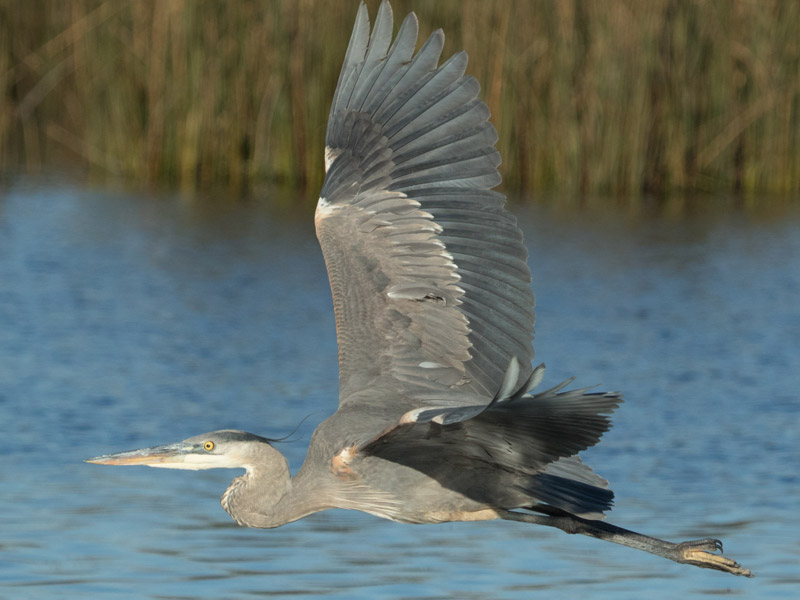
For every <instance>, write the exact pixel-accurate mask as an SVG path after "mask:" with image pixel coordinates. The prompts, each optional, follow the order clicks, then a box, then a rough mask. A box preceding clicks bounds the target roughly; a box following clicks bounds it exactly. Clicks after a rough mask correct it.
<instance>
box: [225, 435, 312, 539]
mask: <svg viewBox="0 0 800 600" xmlns="http://www.w3.org/2000/svg"><path fill="white" fill-rule="evenodd" d="M258 454H259V456H257V457H254V460H253V463H254V464H253V465H250V466H247V467H245V468H246V469H247V472H246V473H245V474H244V475H241V476H239V477H237V478H236V479H234V480H233V482H232V483H231V485H230V486H229V487H228V489H227V490H225V493H224V494H223V495H222V498H221V499H220V504H222V508H224V509H225V510H226V511H227V512H228V514H229V515H230V516H231V517H233V519H234V520H235V521H236V522H237V523H238V524H239V525H243V526H245V527H262V528H272V527H280V526H281V525H285V524H286V523H291V522H292V521H296V520H297V519H301V518H303V517H305V516H306V515H309V514H311V513H313V512H316V511H318V510H321V509H322V508H324V507H322V506H319V507H314V506H313V505H311V504H310V498H309V495H308V494H307V493H303V491H302V490H301V489H298V487H296V486H294V485H293V484H292V478H291V474H290V472H289V463H288V462H287V461H286V458H284V456H283V455H282V454H281V453H280V452H278V451H277V450H275V449H274V448H273V447H272V446H270V445H268V444H264V445H263V447H262V448H260V449H259V451H258ZM300 487H302V486H300Z"/></svg>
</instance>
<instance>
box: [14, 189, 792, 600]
mask: <svg viewBox="0 0 800 600" xmlns="http://www.w3.org/2000/svg"><path fill="white" fill-rule="evenodd" d="M0 185H3V184H2V183H0ZM732 204H733V203H732V202H729V201H725V200H712V199H704V200H702V201H699V204H696V205H699V206H701V208H699V209H696V210H692V211H678V212H677V213H670V212H669V211H667V212H665V213H660V214H647V212H646V211H645V212H640V213H639V214H631V213H630V211H622V210H616V209H611V208H605V209H603V210H599V209H585V210H555V209H553V208H550V207H549V205H547V204H546V203H545V204H544V205H541V206H538V207H535V208H528V209H525V210H520V211H517V212H518V214H519V216H520V219H521V225H522V227H523V229H524V231H525V233H526V240H527V243H528V245H529V249H530V253H531V258H530V263H531V266H532V268H533V271H534V279H535V281H534V284H535V285H534V287H535V291H536V293H537V304H538V306H537V317H538V320H537V338H536V348H537V360H539V361H545V362H546V363H547V365H548V373H547V376H546V379H545V383H548V382H549V383H552V384H555V383H557V382H559V381H560V380H562V379H564V378H566V377H568V376H570V375H578V380H577V384H580V385H591V384H595V383H597V384H602V387H604V388H608V389H619V390H622V391H623V392H624V393H625V397H626V402H625V404H623V406H622V407H621V408H620V410H619V411H618V412H617V414H616V416H615V426H614V429H612V431H611V432H610V433H608V434H607V435H606V436H605V438H604V439H603V441H602V442H601V444H600V445H599V446H598V447H596V448H593V449H591V450H590V451H588V452H587V453H585V458H586V460H587V462H589V463H590V464H591V465H592V466H593V467H594V468H595V469H596V470H597V471H598V472H600V473H602V474H603V475H605V476H606V477H607V478H608V479H609V480H610V481H611V483H612V487H613V489H614V490H615V492H616V493H617V502H616V507H615V509H614V511H613V512H612V513H611V515H610V517H609V520H610V521H611V522H613V523H616V524H618V525H621V526H624V527H628V528H632V529H635V530H638V531H641V532H643V533H649V534H651V535H656V536H659V537H664V538H667V539H673V540H682V539H693V538H698V537H705V536H709V535H710V536H717V537H720V538H722V539H723V540H724V542H725V547H726V552H728V553H729V554H730V555H731V556H733V557H735V558H736V559H737V560H739V561H740V562H742V563H743V564H744V565H746V566H748V567H750V568H752V569H753V570H754V571H755V572H756V573H757V574H758V577H757V578H756V579H744V578H736V577H733V576H730V575H725V574H721V573H717V572H714V571H707V570H701V569H697V568H694V567H689V566H684V565H677V564H674V563H671V562H669V561H665V560H663V559H659V558H657V557H653V556H650V555H647V554H643V553H640V552H636V551H633V550H630V549H627V548H622V547H618V546H614V545H612V544H608V543H604V542H599V541H597V540H592V539H589V538H584V537H576V536H567V535H565V534H563V533H560V532H557V531H555V530H552V531H551V530H546V529H544V528H536V527H532V526H525V525H523V524H519V523H507V522H501V523H471V524H443V525H436V526H412V525H400V524H395V523H391V522H388V521H382V520H379V519H376V518H374V517H371V516H368V515H362V514H359V513H354V512H347V511H329V512H326V513H321V514H318V515H314V516H312V517H309V518H307V519H304V520H302V521H300V522H297V523H294V524H291V525H288V526H285V527H282V528H280V529H276V530H270V531H259V530H249V529H243V528H239V527H237V526H236V525H235V524H234V523H233V522H232V521H231V520H230V518H229V517H228V516H227V515H226V514H225V513H224V511H223V510H222V509H221V508H220V506H219V503H218V498H219V496H220V494H221V493H222V492H223V490H224V489H225V487H226V486H227V485H228V482H229V481H230V479H231V478H232V477H233V476H235V475H236V472H235V471H205V472H196V473H195V472H180V471H165V470H158V469H146V468H126V469H122V468H108V467H99V466H95V465H88V464H85V463H83V462H82V460H83V459H85V458H88V457H91V456H95V455H98V454H102V453H105V452H110V451H116V450H124V449H130V448H136V447H140V446H147V445H152V444H159V443H166V442H172V441H178V440H180V439H183V438H186V437H189V436H191V435H195V434H198V433H202V432H205V431H209V430H212V429H218V428H224V427H233V428H239V429H246V430H249V431H253V432H255V433H261V434H264V435H269V436H273V437H278V436H281V435H285V434H287V433H289V432H291V431H292V430H293V429H294V428H295V427H296V426H297V424H298V423H299V422H300V421H301V420H302V419H303V418H304V417H307V416H308V420H306V421H305V422H304V423H303V424H302V425H301V426H300V428H299V429H298V431H297V433H296V434H295V435H294V436H293V439H292V440H291V441H290V442H288V443H285V444H282V445H281V450H282V451H283V452H284V453H285V454H287V456H288V458H289V460H290V463H291V464H292V465H293V467H294V468H297V467H298V466H299V465H300V463H301V462H302V459H303V457H304V454H305V448H306V445H307V443H308V440H309V437H310V435H311V432H312V431H313V429H314V427H315V426H316V424H317V423H319V422H320V421H321V420H322V419H324V418H325V417H326V416H327V415H329V414H330V413H331V412H332V411H333V410H334V409H335V407H336V393H337V379H336V377H337V374H336V370H337V364H336V339H335V330H334V326H333V317H332V310H331V306H330V293H329V291H328V287H327V280H326V275H325V269H324V264H323V262H322V258H321V254H320V252H319V249H318V247H317V244H316V240H315V238H314V233H313V226H312V223H311V220H310V218H309V217H308V215H303V216H299V215H296V214H294V212H289V213H288V214H286V213H283V214H281V213H278V212H276V211H274V210H269V209H267V208H265V207H264V206H262V205H261V204H260V203H259V202H258V201H254V200H251V201H241V200H233V199H230V198H226V197H224V195H216V196H215V195H213V194H209V195H208V197H204V198H184V197H180V196H169V195H161V196H159V195H151V194H144V193H124V192H118V191H111V190H107V189H106V190H104V189H89V188H82V187H75V186H71V185H69V184H66V183H63V182H60V181H53V180H51V181H32V180H28V179H16V180H14V181H13V182H12V183H6V184H5V187H3V188H0V427H1V431H2V433H3V438H2V439H1V440H0V464H1V465H2V467H1V468H0V489H2V494H1V495H0V498H2V504H1V505H0V509H1V510H0V597H8V598H53V597H73V598H77V597H81V598H251V597H254V596H276V597H281V596H284V595H286V596H288V595H293V596H295V597H301V598H304V597H315V596H325V597H329V598H481V599H482V598H533V597H536V598H552V597H565V598H585V597H591V598H601V599H602V598H608V599H612V598H613V599H617V598H642V597H647V598H678V597H692V596H697V597H704V598H705V597H708V596H709V595H712V596H715V595H731V596H737V597H743V598H796V597H798V593H799V592H798V590H800V518H798V514H800V513H799V511H798V509H800V479H799V478H798V462H800V401H798V390H799V389H800V360H799V359H798V357H800V213H798V211H796V210H794V211H793V210H787V209H783V210H782V209H780V208H776V209H774V210H772V209H771V210H764V211H762V212H761V213H752V212H749V213H746V212H742V211H740V210H737V209H736V208H733V207H732ZM309 415H310V416H309Z"/></svg>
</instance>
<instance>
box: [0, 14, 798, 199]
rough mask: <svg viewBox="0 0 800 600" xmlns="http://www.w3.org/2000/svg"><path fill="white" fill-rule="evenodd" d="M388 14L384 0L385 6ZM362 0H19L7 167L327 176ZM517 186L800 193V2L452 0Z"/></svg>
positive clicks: (233, 181) (5, 116) (1, 81)
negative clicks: (333, 108)
mask: <svg viewBox="0 0 800 600" xmlns="http://www.w3.org/2000/svg"><path fill="white" fill-rule="evenodd" d="M369 4H370V9H371V12H372V13H373V14H374V12H375V9H376V6H377V2H375V1H370V3H369ZM356 6H357V5H356V2H355V1H353V2H335V3H334V2H325V1H323V0H273V1H267V0H260V1H255V0H238V1H236V2H230V3H228V2H223V1H221V0H202V1H201V0H150V1H128V0H106V1H101V0H61V1H59V2H51V1H48V0H28V1H26V2H20V1H16V0H0V162H2V163H5V164H6V165H8V164H16V165H23V166H27V167H29V168H39V167H42V166H47V165H50V164H53V163H54V162H59V161H63V160H70V161H73V162H78V163H80V164H83V165H85V166H87V167H88V168H89V169H90V170H92V171H93V172H95V173H109V174H112V175H115V176H123V177H129V178H135V179H138V180H142V181H148V182H154V183H167V184H170V185H178V186H181V187H188V188H194V187H197V186H206V185H211V184H215V185H217V184H220V183H224V184H227V185H230V186H232V187H233V188H243V187H246V186H247V185H248V184H250V183H251V182H253V181H260V180H272V181H276V182H279V183H285V184H288V185H291V186H298V187H309V188H312V189H313V188H316V187H317V186H319V185H320V183H321V178H322V156H323V145H324V134H325V122H326V120H327V113H328V108H329V103H330V99H331V97H332V94H333V89H334V87H335V84H336V79H337V76H338V70H339V67H340V64H341V61H342V57H343V55H344V50H345V47H346V44H347V40H348V37H349V33H350V28H351V25H352V20H353V17H354V14H355V9H356ZM394 9H395V15H396V21H397V22H398V23H399V21H400V18H401V17H402V16H403V15H404V14H405V13H406V12H407V11H410V10H416V12H417V14H418V16H419V17H420V22H421V34H422V35H423V36H425V35H427V34H428V33H430V31H432V29H433V28H436V27H442V28H443V29H444V30H445V32H446V34H447V44H446V47H445V54H447V55H449V54H451V53H453V52H455V51H457V50H459V49H461V48H465V49H466V50H467V51H468V52H469V54H470V57H471V64H470V67H469V71H470V72H471V73H472V74H474V75H475V76H477V77H478V79H479V80H480V82H481V84H482V87H483V93H484V95H485V98H486V100H487V102H488V103H489V105H490V108H491V109H492V113H493V117H492V118H493V121H494V123H495V125H496V127H497V129H498V131H499V134H500V141H499V143H498V148H499V149H500V151H501V153H502V155H503V157H504V161H505V162H504V166H503V172H504V176H505V181H506V186H507V187H509V188H512V189H518V190H522V191H524V192H536V191H541V190H547V191H552V192H566V193H569V194H578V195H579V194H609V195H625V196H630V197H636V196H638V195H640V194H642V193H655V194H658V193H664V192H669V191H672V190H707V191H735V192H744V193H751V194H752V193H797V192H798V191H800V35H798V32H800V2H793V1H792V2H789V1H783V0H758V1H757V2H754V1H751V0H719V1H711V0H649V1H648V2H641V1H639V0H603V1H602V2H601V1H584V0H554V1H545V0H538V1H522V0H520V1H516V2H514V1H504V2H488V1H485V0H440V1H438V2H436V3H432V2H420V1H417V2H413V1H411V0H396V1H395V2H394Z"/></svg>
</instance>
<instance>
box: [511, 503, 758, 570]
mask: <svg viewBox="0 0 800 600" xmlns="http://www.w3.org/2000/svg"><path fill="white" fill-rule="evenodd" d="M498 513H499V514H500V517H501V518H503V519H506V520H508V521H521V522H523V523H532V524H534V525H545V526H547V527H555V528H557V529H560V530H561V531H564V532H566V533H570V534H573V533H579V534H582V535H588V536H590V537H594V538H598V539H601V540H605V541H607V542H613V543H615V544H621V545H623V546H628V547H629V548H635V549H636V550H643V551H644V552H649V553H650V554H655V555H657V556H662V557H664V558H668V559H670V560H674V561H675V562H679V563H683V564H687V565H695V566H697V567H703V568H706V569H716V570H718V571H724V572H726V573H732V574H734V575H744V576H745V577H752V576H753V574H752V573H751V572H750V570H749V569H745V568H743V567H742V566H741V565H740V564H739V563H737V562H736V561H734V560H731V559H730V558H726V557H724V556H721V555H720V554H716V552H722V542H720V541H719V540H715V539H711V538H706V539H702V540H693V541H688V542H680V543H677V544H675V543H673V542H667V541H665V540H660V539H658V538H654V537H650V536H647V535H643V534H641V533H636V532H635V531H630V530H628V529H623V528H622V527H617V526H616V525H612V524H611V523H606V522H604V521H592V520H589V519H582V518H580V517H576V516H575V515H571V514H569V513H566V512H560V511H553V513H552V514H545V515H538V514H531V513H522V512H512V511H498Z"/></svg>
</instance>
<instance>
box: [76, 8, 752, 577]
mask: <svg viewBox="0 0 800 600" xmlns="http://www.w3.org/2000/svg"><path fill="white" fill-rule="evenodd" d="M417 32H418V23H417V18H416V16H415V15H414V14H413V13H412V14H409V15H408V16H407V17H406V18H405V20H404V21H403V23H402V25H401V26H400V29H399V31H398V32H397V36H396V37H395V39H394V41H393V42H392V11H391V7H390V6H389V3H388V2H387V1H384V2H383V3H382V4H381V5H380V8H379V10H378V13H377V16H376V20H375V24H374V27H372V30H371V31H370V22H369V16H368V13H367V8H366V5H365V4H363V3H362V4H361V5H360V7H359V9H358V14H357V16H356V20H355V25H354V27H353V33H352V35H351V37H350V42H349V45H348V47H347V52H346V54H345V58H344V66H343V67H342V71H341V74H340V76H339V82H338V85H337V87H336V92H335V94H334V97H333V103H332V106H331V111H330V117H329V120H328V128H327V134H326V149H325V168H326V177H325V182H324V184H323V186H322V190H321V193H320V198H319V202H318V204H317V209H316V214H315V224H316V231H317V237H318V238H319V242H320V245H321V246H322V251H323V254H324V256H325V263H326V266H327V269H328V277H329V280H330V286H331V291H332V295H333V306H334V311H335V315H336V331H337V336H338V343H339V384H340V387H339V408H338V410H337V412H336V413H335V414H334V415H333V416H331V417H330V418H328V419H327V420H325V421H324V422H323V423H322V424H321V425H320V426H319V427H318V428H317V429H316V431H315V432H314V434H313V436H312V438H311V443H310V445H309V449H308V455H307V457H306V460H305V462H304V463H303V465H302V467H301V468H300V469H299V471H297V473H296V474H295V475H294V477H292V475H291V473H290V470H289V465H288V463H287V461H286V459H285V458H284V456H283V455H282V454H281V453H280V452H279V451H278V450H276V449H275V448H274V446H273V444H272V442H274V441H275V440H270V439H269V438H264V437H260V436H258V435H254V434H251V433H245V432H243V431H234V430H221V431H214V432H211V433H206V434H203V435H199V436H195V437H192V438H189V439H187V440H185V441H182V442H178V443H176V444H168V445H164V446H157V447H151V448H144V449H140V450H134V451H130V452H120V453H117V454H109V455H104V456H99V457H97V458H93V459H90V460H89V462H92V463H97V464H107V465H147V466H151V467H162V468H168V469H189V470H197V469H214V468H241V469H244V470H245V473H244V474H243V475H241V476H239V477H237V478H235V479H234V480H233V483H232V484H231V485H230V487H228V489H227V490H226V491H225V493H224V494H223V495H222V500H221V503H222V507H223V508H224V509H225V510H226V511H227V512H228V513H229V514H230V515H231V516H232V517H233V518H234V519H235V520H236V522H237V523H238V524H239V525H243V526H247V527H264V528H270V527H278V526H280V525H284V524H285V523H289V522H292V521H295V520H297V519H301V518H303V517H305V516H307V515H310V514H312V513H315V512H318V511H321V510H325V509H329V508H344V509H355V510H360V511H363V512H366V513H370V514H372V515H375V516H378V517H383V518H385V519H391V520H393V521H399V522H403V523H439V522H446V521H484V520H489V519H508V520H512V521H522V522H525V523H533V524H538V525H546V526H551V527H557V528H559V529H561V530H563V531H566V532H568V533H580V534H584V535H589V536H593V537H597V538H601V539H604V540H608V541H611V542H615V543H619V544H623V545H626V546H630V547H633V548H637V549H639V550H644V551H647V552H650V553H653V554H657V555H660V556H663V557H665V558H669V559H671V560H674V561H677V562H681V563H687V564H693V565H697V566H700V567H707V568H711V569H718V570H721V571H726V572H729V573H734V574H737V575H749V574H750V572H749V571H748V570H746V569H743V568H742V567H741V566H740V565H739V564H738V563H736V562H735V561H733V560H730V559H728V558H726V557H723V556H722V555H721V554H720V551H721V543H720V542H719V541H718V540H714V539H703V540H697V541H689V542H683V543H677V544H675V543H671V542H666V541H663V540H659V539H656V538H651V537H648V536H644V535H641V534H638V533H635V532H632V531H628V530H625V529H622V528H619V527H616V526H614V525H611V524H608V523H606V522H604V521H603V520H602V518H603V516H604V513H605V512H606V511H607V510H609V509H610V508H611V505H612V500H613V497H614V494H613V493H612V492H611V490H610V489H608V483H607V482H606V480H605V479H603V478H602V477H600V476H599V475H597V474H595V473H594V472H593V471H592V470H591V469H590V468H589V467H588V466H586V465H585V464H583V463H582V462H581V459H580V458H579V457H578V454H579V453H580V452H581V451H582V450H585V449H586V448H589V447H590V446H593V445H594V444H596V443H597V442H598V440H599V439H600V437H601V436H602V435H603V433H604V432H605V431H606V430H608V428H609V427H610V421H609V415H610V413H611V412H612V411H613V410H614V409H615V408H616V407H617V405H618V404H619V403H620V402H621V397H620V395H619V394H617V393H596V392H589V391H587V390H586V389H578V390H566V387H567V385H568V384H569V383H570V381H567V382H564V383H562V384H560V385H557V386H555V387H553V388H551V389H548V390H546V391H538V388H537V386H538V385H539V384H540V382H541V380H542V377H543V375H544V365H540V366H538V367H536V368H533V367H532V360H533V348H532V344H531V342H532V339H533V319H534V312H533V306H534V300H533V293H532V292H531V288H530V270H529V268H528V264H527V252H526V249H525V246H524V245H523V242H522V233H521V231H520V230H519V228H518V227H517V224H516V220H515V219H514V217H513V216H512V215H511V214H510V213H509V212H508V211H506V210H505V208H504V206H503V205H504V203H505V198H504V196H503V195H502V194H500V193H498V192H497V191H494V190H493V188H494V187H495V186H497V185H498V184H499V183H500V174H499V173H498V170H497V167H498V165H499V164H500V155H499V153H498V152H497V150H496V149H495V148H494V144H495V142H496V141H497V132H496V131H495V129H494V127H493V126H492V125H491V124H490V123H489V121H488V119H489V109H488V108H487V106H486V104H485V103H484V102H483V101H482V100H481V99H479V97H478V93H479V85H478V82H477V81H476V80H475V79H474V78H473V77H471V76H468V75H465V70H466V66H467V55H466V53H464V52H459V53H457V54H455V55H454V56H452V57H451V58H450V59H449V60H447V61H445V62H444V63H442V64H441V65H440V64H439V56H440V54H441V51H442V46H443V43H444V34H443V33H442V31H441V30H438V31H435V32H434V33H433V34H431V36H430V37H429V38H428V39H427V41H426V42H425V43H424V44H423V45H422V46H421V48H420V49H419V50H418V51H417V52H416V53H415V52H414V48H415V46H416V41H417Z"/></svg>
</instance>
